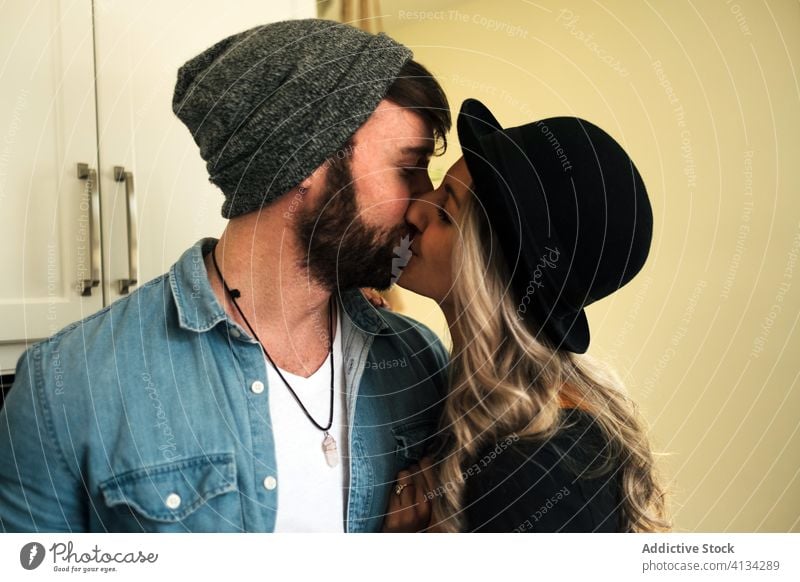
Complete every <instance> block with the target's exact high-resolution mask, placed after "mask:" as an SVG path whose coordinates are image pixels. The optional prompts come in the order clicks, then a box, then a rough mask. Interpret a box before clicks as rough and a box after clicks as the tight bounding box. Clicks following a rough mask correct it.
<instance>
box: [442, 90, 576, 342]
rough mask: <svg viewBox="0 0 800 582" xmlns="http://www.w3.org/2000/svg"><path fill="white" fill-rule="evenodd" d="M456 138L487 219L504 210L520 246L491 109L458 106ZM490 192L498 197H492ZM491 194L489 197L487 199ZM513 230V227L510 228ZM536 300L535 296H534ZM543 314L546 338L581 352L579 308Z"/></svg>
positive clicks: (519, 222)
mask: <svg viewBox="0 0 800 582" xmlns="http://www.w3.org/2000/svg"><path fill="white" fill-rule="evenodd" d="M457 128H458V139H459V142H460V144H461V150H462V155H463V156H464V160H465V161H466V163H467V168H468V169H469V172H470V176H471V177H472V181H473V183H474V188H475V195H476V196H477V197H478V199H479V200H480V201H481V203H482V205H483V206H484V208H486V209H487V213H488V215H489V219H490V221H491V219H492V217H491V214H492V212H505V213H508V214H509V215H512V221H513V222H514V224H515V226H516V227H517V230H519V231H520V232H517V233H509V232H506V233H504V234H505V235H507V236H508V235H513V236H514V237H515V239H516V244H515V246H516V248H518V249H521V248H522V232H521V231H522V229H524V228H525V221H524V217H521V216H519V208H518V206H517V204H516V203H515V201H514V199H513V192H511V191H510V189H509V188H510V186H509V184H508V182H507V181H506V182H505V183H503V180H502V168H503V162H502V159H501V154H500V153H499V152H498V151H497V150H496V148H494V147H492V143H491V142H492V140H490V139H487V138H489V136H492V135H493V134H496V133H497V132H502V131H503V127H502V126H501V125H500V123H499V122H498V121H497V119H496V118H495V117H494V115H493V114H492V112H491V111H489V109H488V108H487V107H486V106H485V105H484V104H483V103H481V102H480V101H478V100H477V99H467V100H465V101H464V103H463V104H462V105H461V110H460V112H459V115H458V120H457ZM493 194H496V195H497V196H500V197H502V198H503V199H502V200H498V199H497V197H492V195H493ZM490 197H491V198H490ZM512 230H513V229H512ZM506 259H507V260H508V261H509V262H510V263H512V264H509V268H510V270H512V271H513V270H515V267H517V266H518V262H517V257H516V256H514V257H512V256H508V257H506ZM519 259H521V262H522V263H523V264H524V263H525V262H526V257H519ZM537 299H538V297H537ZM541 307H542V310H543V311H544V312H545V313H548V312H550V313H549V314H548V315H547V316H543V317H544V321H537V323H538V324H539V325H540V326H541V328H542V329H543V331H544V332H545V333H546V334H547V336H548V339H549V340H550V342H551V343H553V344H554V347H555V348H556V349H565V350H568V351H571V352H575V353H579V354H582V353H585V352H586V350H587V349H588V347H589V339H590V336H589V322H588V320H587V318H586V313H585V311H584V310H583V309H580V310H579V311H571V312H569V313H568V314H566V315H563V316H561V317H559V316H556V315H554V314H553V313H552V311H550V309H548V306H547V305H545V304H541Z"/></svg>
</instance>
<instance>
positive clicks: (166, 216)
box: [95, 0, 316, 303]
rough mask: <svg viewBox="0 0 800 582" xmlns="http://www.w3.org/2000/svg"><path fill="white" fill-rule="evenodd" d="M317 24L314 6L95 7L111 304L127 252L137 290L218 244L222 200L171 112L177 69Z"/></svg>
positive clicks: (250, 0)
mask: <svg viewBox="0 0 800 582" xmlns="http://www.w3.org/2000/svg"><path fill="white" fill-rule="evenodd" d="M315 16H316V3H315V2H314V1H313V0H283V1H276V2H265V1H263V0H236V1H230V2H219V1H218V0H213V1H212V0H200V1H198V0H191V1H190V0H171V1H169V2H146V1H145V2H121V1H113V0H95V27H96V33H95V34H96V43H97V44H96V54H97V103H98V125H99V143H100V162H101V171H100V175H101V182H100V183H101V193H102V196H103V205H102V207H103V228H104V236H105V240H104V243H105V247H104V251H105V262H106V264H107V265H108V269H107V274H108V277H107V279H106V281H105V285H106V293H107V299H106V300H107V302H108V303H110V302H112V301H114V300H115V299H117V298H119V297H120V296H121V295H122V294H121V292H120V283H119V282H120V281H121V280H123V281H124V280H125V279H130V278H132V277H130V274H129V273H130V271H129V269H130V251H131V247H130V245H131V244H134V248H133V250H134V257H133V260H134V262H136V261H138V269H137V270H138V274H137V276H136V279H137V280H138V283H139V284H142V283H145V282H146V281H148V280H149V279H152V278H153V277H156V276H158V275H160V274H162V273H164V272H165V271H166V270H167V269H168V268H169V267H170V265H171V264H172V263H174V262H175V261H176V260H177V259H178V257H179V256H180V255H181V253H182V252H183V251H184V250H186V249H187V248H188V247H189V246H191V245H192V244H193V243H194V242H196V241H197V240H198V239H200V238H202V237H204V236H216V237H218V236H219V235H220V234H221V233H222V230H223V229H224V227H225V222H226V221H225V220H224V219H223V218H222V215H221V207H222V202H223V196H222V193H221V191H219V190H218V189H217V188H216V187H215V186H213V185H212V184H211V183H209V181H208V173H207V171H206V168H205V163H204V162H203V160H202V159H201V158H200V154H199V151H198V148H197V145H196V144H195V143H194V141H193V140H192V137H191V135H190V133H189V131H188V130H187V128H186V127H185V126H184V125H183V124H182V123H181V122H180V121H179V120H178V118H177V117H175V114H174V113H173V112H172V94H173V90H174V87H175V80H176V79H177V71H178V68H179V67H180V66H181V65H182V64H183V63H184V62H185V61H187V60H188V59H190V58H191V57H193V56H195V55H196V54H198V53H199V52H201V51H203V50H204V49H206V48H208V47H209V46H211V45H212V44H214V43H216V42H217V41H219V40H221V39H222V38H224V37H226V36H228V35H230V34H233V33H235V32H240V31H242V30H245V29H247V28H251V27H253V26H256V25H258V24H263V23H267V22H273V21H277V20H287V19H292V18H311V17H315ZM115 166H122V167H124V168H125V171H126V172H131V174H132V178H133V180H132V182H133V184H132V186H133V190H134V196H135V213H136V216H135V218H136V220H135V224H136V229H135V231H134V232H132V233H131V237H132V238H129V233H128V211H129V203H128V198H127V196H128V195H129V190H130V186H131V183H130V181H128V182H125V181H120V182H117V181H115V180H114V167H115ZM126 190H128V192H126ZM133 289H135V287H131V288H130V290H133ZM123 294H124V293H123Z"/></svg>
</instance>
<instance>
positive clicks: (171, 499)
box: [165, 493, 181, 509]
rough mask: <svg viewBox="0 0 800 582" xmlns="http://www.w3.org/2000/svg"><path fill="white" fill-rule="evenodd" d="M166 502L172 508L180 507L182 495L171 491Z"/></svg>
mask: <svg viewBox="0 0 800 582" xmlns="http://www.w3.org/2000/svg"><path fill="white" fill-rule="evenodd" d="M165 503H166V505H167V507H169V508H170V509H178V508H179V507H180V506H181V496H180V495H178V494H177V493H170V494H169V495H167V499H166V501H165Z"/></svg>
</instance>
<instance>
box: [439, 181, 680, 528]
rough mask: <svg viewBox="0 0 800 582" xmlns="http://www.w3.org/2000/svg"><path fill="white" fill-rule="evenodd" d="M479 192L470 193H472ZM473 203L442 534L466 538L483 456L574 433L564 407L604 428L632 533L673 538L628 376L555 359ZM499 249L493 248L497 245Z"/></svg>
mask: <svg viewBox="0 0 800 582" xmlns="http://www.w3.org/2000/svg"><path fill="white" fill-rule="evenodd" d="M471 189H472V188H470V190H471ZM479 210H480V209H479V207H478V205H477V204H475V203H473V202H472V201H471V200H469V201H467V203H466V204H465V205H464V208H463V210H462V214H461V217H460V219H459V221H458V228H460V238H459V240H458V242H459V244H456V245H454V257H453V259H454V261H453V264H454V265H456V269H455V275H454V284H453V289H452V290H451V298H452V301H453V304H454V307H455V313H456V314H457V320H456V321H455V322H454V323H453V326H454V328H453V330H452V331H453V336H454V340H456V338H458V337H461V338H469V339H468V341H465V342H464V343H465V345H457V342H456V345H454V353H453V356H452V359H451V365H450V370H449V374H450V393H449V395H448V397H447V399H446V402H445V405H444V413H443V416H442V423H441V427H440V429H441V432H440V434H441V435H443V436H444V439H443V442H442V446H441V448H440V450H439V453H438V454H437V458H438V459H439V462H438V463H437V464H436V472H437V476H438V478H439V482H440V483H442V484H447V486H446V487H442V488H440V491H442V492H441V494H440V495H438V496H436V497H434V498H433V500H432V502H433V507H432V519H431V524H432V531H449V532H456V531H463V530H464V528H465V527H466V524H465V521H466V520H465V519H464V512H463V510H462V509H463V503H464V493H465V479H464V476H465V475H464V472H463V471H464V467H465V466H466V465H467V464H468V463H470V462H472V461H473V460H474V459H475V458H476V457H477V455H478V453H479V452H480V451H481V449H482V448H483V447H484V446H486V445H490V444H494V443H495V442H497V441H499V440H501V439H503V438H507V437H509V436H511V435H516V436H519V437H520V438H525V437H535V438H537V439H546V438H548V437H550V436H552V435H553V434H555V433H556V432H557V431H558V430H559V429H560V428H562V427H563V426H565V425H564V416H565V415H562V414H561V410H562V409H563V408H579V409H581V410H583V411H585V412H587V413H588V414H589V415H590V416H591V417H592V418H593V419H594V422H595V423H596V424H597V425H599V427H600V429H601V431H602V433H603V435H604V437H605V440H606V442H607V443H608V446H606V447H605V449H604V451H605V454H604V455H603V459H602V466H600V467H599V468H598V470H597V471H592V473H594V474H595V475H598V476H599V475H603V474H606V473H609V477H608V478H618V479H619V483H620V486H621V500H620V506H619V510H620V515H621V524H620V525H621V528H622V529H623V531H632V532H657V531H666V530H668V529H670V527H671V525H670V523H669V522H668V520H667V514H666V507H665V505H666V504H665V490H664V488H663V487H662V485H661V483H660V482H659V477H658V475H657V471H656V467H655V463H654V458H653V453H652V452H651V449H650V444H649V442H648V438H647V433H646V430H645V425H644V422H643V421H642V419H641V418H640V416H639V414H638V411H637V407H636V405H635V403H634V402H633V401H632V400H631V399H630V398H629V397H628V396H627V394H626V392H625V388H624V386H623V384H622V382H621V380H620V379H619V378H618V376H617V375H616V374H615V373H614V372H613V370H611V368H609V367H608V366H605V365H603V364H602V363H600V362H598V361H597V360H595V359H594V358H592V357H591V356H588V355H578V354H574V353H571V352H566V351H561V350H554V349H553V347H552V346H550V345H548V342H547V340H546V339H537V338H536V336H535V332H534V331H533V330H531V329H530V328H529V327H528V326H527V325H526V324H525V322H523V321H522V320H520V319H519V318H518V317H517V305H516V300H515V298H514V296H513V294H512V293H510V292H509V289H508V283H507V282H508V281H509V280H510V279H509V278H508V274H507V270H506V269H505V267H504V265H505V263H504V262H503V260H502V257H501V255H500V253H499V245H498V241H497V239H496V238H495V237H494V235H493V234H492V233H491V232H490V230H489V228H488V224H487V222H486V221H485V219H483V217H482V215H481V214H480V212H479ZM487 243H491V244H487Z"/></svg>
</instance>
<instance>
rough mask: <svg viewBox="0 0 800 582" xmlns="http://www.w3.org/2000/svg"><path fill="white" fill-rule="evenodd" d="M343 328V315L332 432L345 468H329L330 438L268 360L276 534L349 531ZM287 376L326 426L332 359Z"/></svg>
mask: <svg viewBox="0 0 800 582" xmlns="http://www.w3.org/2000/svg"><path fill="white" fill-rule="evenodd" d="M326 323H327V322H326ZM340 323H341V317H339V316H337V318H336V329H335V331H334V341H333V362H334V370H335V376H334V379H333V391H334V394H333V398H334V400H333V424H332V425H331V428H330V430H329V431H328V432H329V433H330V434H331V436H332V437H333V438H334V439H336V447H337V449H338V452H339V463H338V464H337V465H336V466H335V467H330V466H328V463H327V462H326V460H325V454H324V453H323V451H322V440H323V439H324V438H325V434H324V433H323V431H321V430H320V429H318V428H317V427H316V426H314V424H312V423H311V421H310V420H309V419H308V417H306V415H305V413H304V412H303V410H302V409H301V408H300V405H299V404H298V403H297V401H296V400H295V399H294V397H293V396H292V394H291V392H289V389H288V388H287V387H286V384H284V383H283V380H281V378H280V376H278V374H277V373H276V372H275V369H274V368H273V367H272V364H270V362H269V360H267V359H266V358H265V362H266V365H267V378H268V382H269V384H268V385H269V407H270V416H271V418H272V430H273V435H274V437H275V457H276V463H277V468H278V488H277V491H278V515H277V519H276V522H275V531H276V532H343V531H344V512H345V510H346V507H347V489H348V482H347V479H348V469H349V467H346V466H345V465H346V463H347V459H346V458H345V455H346V454H347V452H348V441H347V432H348V431H347V426H346V424H347V423H346V419H347V411H346V410H345V395H344V365H343V362H342V339H341V333H340V330H341V325H340ZM326 327H327V325H326ZM325 331H326V332H327V329H326V330H325ZM281 374H283V377H284V378H286V381H287V382H288V383H289V385H290V386H291V387H292V389H293V390H294V391H295V393H296V394H297V397H298V398H299V399H300V401H301V402H302V403H303V405H304V406H305V407H306V410H308V413H309V414H310V415H311V417H312V418H313V419H314V420H315V421H316V422H317V424H319V425H321V426H325V425H326V424H327V423H328V415H329V414H330V402H331V392H330V390H331V387H330V381H331V376H330V374H331V364H330V357H326V358H325V363H324V364H323V365H322V366H320V368H319V370H317V371H316V372H314V374H312V375H311V376H310V377H308V378H303V377H302V376H296V375H294V374H291V373H289V372H286V371H285V370H281Z"/></svg>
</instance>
